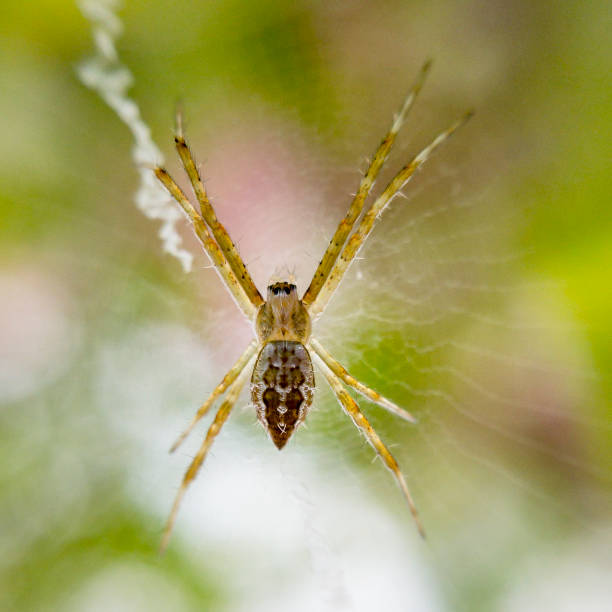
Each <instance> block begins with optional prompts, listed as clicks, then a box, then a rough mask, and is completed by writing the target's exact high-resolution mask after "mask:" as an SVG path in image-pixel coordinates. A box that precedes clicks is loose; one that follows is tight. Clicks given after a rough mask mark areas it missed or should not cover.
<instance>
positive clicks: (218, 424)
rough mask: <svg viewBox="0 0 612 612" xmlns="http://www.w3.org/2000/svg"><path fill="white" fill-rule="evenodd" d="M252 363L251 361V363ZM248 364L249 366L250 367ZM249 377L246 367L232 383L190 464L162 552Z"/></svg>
mask: <svg viewBox="0 0 612 612" xmlns="http://www.w3.org/2000/svg"><path fill="white" fill-rule="evenodd" d="M248 363H250V360H249V362H248ZM248 363H247V365H248ZM248 375H249V369H248V368H247V367H244V368H243V369H242V371H241V372H240V374H239V376H238V378H236V380H234V382H233V383H232V385H231V387H230V389H229V392H228V394H227V397H226V398H225V400H224V401H223V403H222V404H221V406H220V407H219V410H218V411H217V414H216V415H215V420H214V421H213V422H212V424H211V425H210V427H209V428H208V431H207V432H206V437H205V438H204V441H203V442H202V445H201V446H200V449H199V450H198V452H197V453H196V456H195V457H194V458H193V460H192V462H191V463H190V464H189V467H188V468H187V471H186V472H185V475H184V476H183V481H182V482H181V486H180V487H179V490H178V493H177V494H176V498H175V499H174V504H173V506H172V510H171V511H170V516H169V517H168V521H167V522H166V527H165V529H164V535H163V537H162V542H161V546H160V552H162V553H163V552H164V551H165V550H166V548H167V546H168V542H169V541H170V534H171V533H172V528H173V527H174V522H175V520H176V515H177V514H178V510H179V507H180V505H181V501H182V500H183V496H184V495H185V492H186V491H187V487H188V486H189V485H190V484H191V481H192V480H193V479H194V478H195V477H196V476H197V474H198V471H199V469H200V468H201V467H202V463H204V459H205V458H206V455H207V453H208V451H209V450H210V447H211V446H212V445H213V442H214V441H215V439H216V437H217V435H218V434H219V432H220V431H221V428H222V427H223V425H224V423H225V421H227V417H229V415H230V412H231V410H232V408H233V407H234V404H235V403H236V401H237V400H238V397H239V395H240V392H241V391H242V387H244V383H245V382H246V379H247V377H248Z"/></svg>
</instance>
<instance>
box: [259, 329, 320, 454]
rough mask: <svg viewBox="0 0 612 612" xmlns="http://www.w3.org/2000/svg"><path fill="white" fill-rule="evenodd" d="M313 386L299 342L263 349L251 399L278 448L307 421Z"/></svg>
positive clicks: (268, 346) (310, 370) (305, 352)
mask: <svg viewBox="0 0 612 612" xmlns="http://www.w3.org/2000/svg"><path fill="white" fill-rule="evenodd" d="M314 384H315V383H314V373H313V371H312V362H311V361H310V355H309V354H308V351H307V350H306V347H305V346H304V345H303V344H301V343H300V342H292V341H284V340H283V341H275V342H268V343H267V344H266V345H265V346H264V347H263V348H262V349H261V352H260V353H259V356H258V357H257V362H256V363H255V368H254V369H253V376H252V378H251V399H252V401H253V404H254V405H255V408H256V409H257V417H258V418H259V420H260V421H261V423H262V425H263V426H264V427H265V428H266V430H267V431H268V434H269V435H270V438H272V442H274V444H275V445H276V447H277V448H278V449H281V448H283V446H285V444H286V443H287V440H289V438H290V437H291V434H292V433H293V432H294V431H295V429H296V427H297V426H298V425H299V424H300V423H301V422H302V421H303V420H304V419H305V418H306V414H307V413H308V408H309V407H310V405H311V404H312V396H313V391H314Z"/></svg>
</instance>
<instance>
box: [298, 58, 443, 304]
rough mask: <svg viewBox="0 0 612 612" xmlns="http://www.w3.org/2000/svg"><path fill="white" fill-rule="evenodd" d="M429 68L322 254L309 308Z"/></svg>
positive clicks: (308, 293)
mask: <svg viewBox="0 0 612 612" xmlns="http://www.w3.org/2000/svg"><path fill="white" fill-rule="evenodd" d="M430 67H431V61H427V62H425V64H424V65H423V67H422V68H421V70H420V72H419V74H418V76H417V78H416V80H415V82H414V84H413V85H412V88H411V89H410V93H409V94H408V97H407V98H406V100H405V101H404V104H403V105H402V108H401V109H400V111H399V113H397V115H396V116H395V118H394V120H393V123H392V124H391V128H390V129H389V131H388V132H387V134H386V135H385V137H384V138H383V139H382V142H381V143H380V145H379V146H378V149H377V150H376V153H374V157H373V158H372V161H371V162H370V166H369V167H368V169H367V171H366V173H365V175H364V176H363V178H362V179H361V182H360V184H359V189H358V190H357V193H356V194H355V197H354V198H353V201H352V202H351V205H350V206H349V209H348V212H347V213H346V216H345V217H344V219H342V221H340V224H339V225H338V229H336V233H335V234H334V236H333V238H332V239H331V240H330V242H329V245H328V247H327V250H326V251H325V253H324V254H323V258H322V259H321V261H320V262H319V265H318V267H317V270H316V272H315V274H314V276H313V277H312V281H311V282H310V286H309V287H308V289H307V290H306V293H304V296H303V297H302V302H303V304H304V306H306V307H308V306H309V305H310V304H312V303H313V302H314V301H315V300H316V298H317V295H318V294H319V292H320V291H321V288H322V287H323V285H324V284H325V281H326V280H327V278H328V276H329V274H330V272H331V271H332V268H333V267H334V264H335V262H336V260H337V259H338V255H339V254H340V251H341V250H342V247H343V246H344V243H345V242H346V239H347V237H348V235H349V234H350V232H351V229H352V228H353V225H354V224H355V221H356V220H357V218H358V217H359V214H360V213H361V211H362V209H363V203H364V201H365V199H366V198H367V197H368V195H369V193H370V191H371V190H372V186H373V185H374V181H375V180H376V177H377V175H378V172H379V171H380V169H381V168H382V166H383V164H384V163H385V161H386V159H387V157H388V155H389V152H390V151H391V147H392V146H393V143H394V142H395V137H396V136H397V134H398V132H399V131H400V129H401V127H402V125H403V124H404V121H405V120H406V116H407V115H408V111H409V110H410V109H411V108H412V105H413V104H414V101H415V100H416V97H417V95H418V93H419V91H421V88H422V87H423V83H424V82H425V78H426V76H427V73H428V72H429V69H430Z"/></svg>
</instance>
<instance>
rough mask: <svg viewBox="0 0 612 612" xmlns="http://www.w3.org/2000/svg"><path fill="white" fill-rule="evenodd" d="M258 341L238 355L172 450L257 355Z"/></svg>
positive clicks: (173, 449) (172, 449)
mask: <svg viewBox="0 0 612 612" xmlns="http://www.w3.org/2000/svg"><path fill="white" fill-rule="evenodd" d="M257 346H258V345H257V341H256V340H253V341H252V342H251V343H250V344H249V345H248V346H247V348H246V350H245V351H244V353H242V355H240V357H238V360H237V361H236V363H235V364H234V365H233V366H232V367H231V368H230V370H229V371H228V372H227V374H226V375H225V376H224V377H223V379H222V380H221V382H220V383H219V384H218V385H217V386H216V387H215V388H214V389H213V392H212V393H211V394H210V395H209V396H208V398H207V399H206V401H205V402H204V403H203V404H202V405H201V406H200V408H199V409H198V411H197V412H196V413H195V415H194V416H193V418H192V419H191V423H189V425H188V426H187V427H186V428H185V430H184V431H183V433H181V435H180V436H179V437H178V438H177V439H176V442H175V443H174V444H173V445H172V447H171V448H170V452H171V453H173V452H174V451H175V450H176V449H177V448H178V447H179V446H180V445H181V444H182V443H183V441H184V440H185V438H186V437H187V436H188V435H189V434H190V433H191V431H192V430H193V428H194V427H195V426H196V424H197V423H198V421H199V420H200V419H201V418H202V417H203V416H205V415H206V413H207V412H208V411H209V410H210V407H211V406H212V405H213V403H214V402H215V400H216V399H217V398H218V397H220V396H221V395H223V394H224V393H225V391H226V389H227V388H228V387H229V386H230V385H231V384H232V383H233V382H234V381H235V380H236V378H237V377H238V376H239V374H240V372H242V370H244V368H245V367H246V366H247V365H248V363H249V361H250V360H251V358H252V357H253V355H255V351H256V349H257Z"/></svg>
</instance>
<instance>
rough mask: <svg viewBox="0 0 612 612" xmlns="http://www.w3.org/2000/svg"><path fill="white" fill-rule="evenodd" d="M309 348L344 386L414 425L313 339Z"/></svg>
mask: <svg viewBox="0 0 612 612" xmlns="http://www.w3.org/2000/svg"><path fill="white" fill-rule="evenodd" d="M309 345H310V348H311V349H312V350H313V351H314V352H315V353H316V354H317V355H318V356H319V357H320V358H321V359H322V360H323V361H324V362H325V364H326V365H327V366H328V367H329V369H330V370H331V371H332V372H333V373H334V374H335V375H336V376H338V377H339V378H340V379H341V380H342V382H343V383H344V384H345V385H348V386H349V387H351V388H353V389H355V391H357V392H358V393H361V395H363V396H364V397H367V398H368V399H369V400H371V401H372V402H374V403H375V404H378V405H379V406H380V407H381V408H384V409H385V410H387V411H388V412H390V413H391V414H395V415H396V416H398V417H400V418H402V419H404V420H405V421H409V422H410V423H416V419H415V418H414V417H413V416H412V415H411V414H410V413H409V412H408V411H407V410H404V409H403V408H400V407H399V406H397V405H396V404H394V403H393V402H391V401H389V400H388V399H387V398H386V397H383V396H382V395H381V394H380V393H378V392H377V391H374V389H370V387H367V386H366V385H364V384H363V383H361V382H359V381H358V380H357V379H356V378H355V377H354V376H351V375H350V374H349V373H348V371H347V370H346V368H345V367H344V366H343V365H342V364H341V363H340V362H339V361H337V360H336V359H334V358H333V357H332V356H331V355H330V353H329V352H328V351H327V350H326V349H325V348H324V347H323V345H322V344H321V343H320V342H319V341H318V340H315V339H314V338H311V339H310V343H309Z"/></svg>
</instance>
